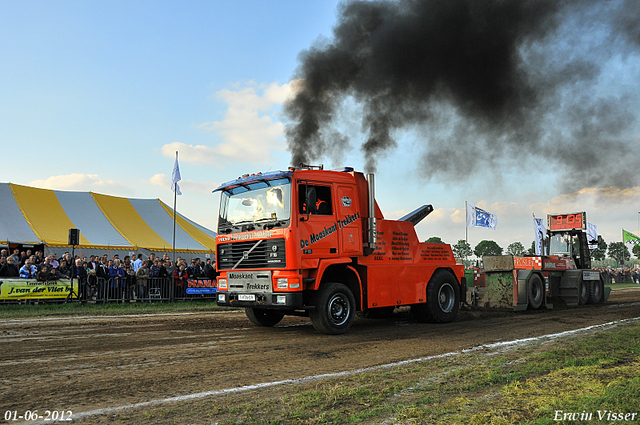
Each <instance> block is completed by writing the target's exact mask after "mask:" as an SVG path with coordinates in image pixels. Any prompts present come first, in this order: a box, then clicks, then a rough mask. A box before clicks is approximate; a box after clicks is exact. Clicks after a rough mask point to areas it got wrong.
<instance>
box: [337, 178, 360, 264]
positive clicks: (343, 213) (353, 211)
mask: <svg viewBox="0 0 640 425" xmlns="http://www.w3.org/2000/svg"><path fill="white" fill-rule="evenodd" d="M355 196H356V191H355V188H354V187H353V186H338V188H337V197H336V198H337V202H336V205H337V208H336V210H337V213H338V214H337V222H338V233H339V235H340V247H341V248H342V252H344V253H347V254H349V253H358V254H359V253H361V252H362V224H361V220H360V214H359V212H358V202H357V199H356V197H355Z"/></svg>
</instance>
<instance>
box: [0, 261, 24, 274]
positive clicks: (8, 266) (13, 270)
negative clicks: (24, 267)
mask: <svg viewBox="0 0 640 425" xmlns="http://www.w3.org/2000/svg"><path fill="white" fill-rule="evenodd" d="M3 258H4V257H3ZM18 276H20V270H19V269H18V267H17V266H16V265H15V264H14V263H13V257H9V258H6V259H4V261H3V262H2V265H0V277H18Z"/></svg>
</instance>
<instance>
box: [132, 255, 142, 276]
mask: <svg viewBox="0 0 640 425" xmlns="http://www.w3.org/2000/svg"><path fill="white" fill-rule="evenodd" d="M140 267H142V254H138V258H136V261H134V262H133V271H134V272H136V273H137V272H138V269H139V268H140Z"/></svg>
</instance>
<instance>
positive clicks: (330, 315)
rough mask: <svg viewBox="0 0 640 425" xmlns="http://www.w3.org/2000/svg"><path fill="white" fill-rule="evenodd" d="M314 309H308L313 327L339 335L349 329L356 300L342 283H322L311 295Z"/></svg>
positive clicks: (353, 316)
mask: <svg viewBox="0 0 640 425" xmlns="http://www.w3.org/2000/svg"><path fill="white" fill-rule="evenodd" d="M313 305H314V307H315V308H314V309H312V310H311V311H309V317H310V318H311V323H312V324H313V327H314V328H315V329H316V330H317V331H318V332H320V333H323V334H327V335H340V334H343V333H345V332H347V331H348V330H349V328H351V325H352V324H353V320H354V318H355V312H356V300H355V298H354V296H353V293H352V292H351V290H350V289H349V288H348V287H347V286H346V285H343V284H342V283H335V282H329V283H325V284H323V285H322V286H321V287H320V289H319V290H318V291H317V293H316V294H315V295H314V296H313Z"/></svg>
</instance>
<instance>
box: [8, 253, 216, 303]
mask: <svg viewBox="0 0 640 425" xmlns="http://www.w3.org/2000/svg"><path fill="white" fill-rule="evenodd" d="M216 276H217V273H216V270H215V266H214V264H213V263H212V262H211V259H210V258H207V260H206V262H204V263H202V262H201V260H200V259H199V258H194V259H192V260H191V262H190V263H188V262H187V261H186V260H185V259H183V258H181V257H177V258H176V261H175V263H174V262H173V261H171V259H170V258H169V254H167V253H165V254H164V255H163V256H162V257H156V255H155V254H154V253H151V254H149V257H148V258H146V259H143V255H142V254H138V255H137V256H134V257H133V258H131V256H129V255H125V256H124V258H122V259H120V256H119V254H115V255H113V257H112V258H109V256H108V255H107V254H104V255H102V256H99V255H91V256H89V257H88V258H87V257H86V256H83V257H81V256H80V255H76V256H75V257H72V255H71V254H70V253H68V252H66V253H65V254H64V255H63V256H62V257H61V258H58V257H57V255H56V254H53V253H52V254H49V255H48V256H46V257H45V256H44V255H43V253H42V251H36V252H35V253H32V252H31V250H24V251H20V250H19V249H14V250H13V253H12V254H11V255H9V253H8V251H7V249H2V250H1V251H0V277H9V278H23V279H36V280H38V281H55V280H59V279H71V278H72V277H73V278H77V279H78V282H79V283H80V292H81V294H79V295H80V297H81V299H91V298H93V297H95V296H96V291H97V289H98V282H99V279H103V280H104V281H106V282H108V287H109V288H108V289H109V291H110V296H115V297H116V298H120V297H121V298H122V299H125V300H132V299H134V298H138V299H140V298H146V297H147V296H148V291H147V284H148V282H149V280H150V279H170V278H171V277H173V278H174V290H175V294H174V295H175V296H176V297H180V296H183V295H185V294H186V282H185V279H214V280H215V278H216Z"/></svg>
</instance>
